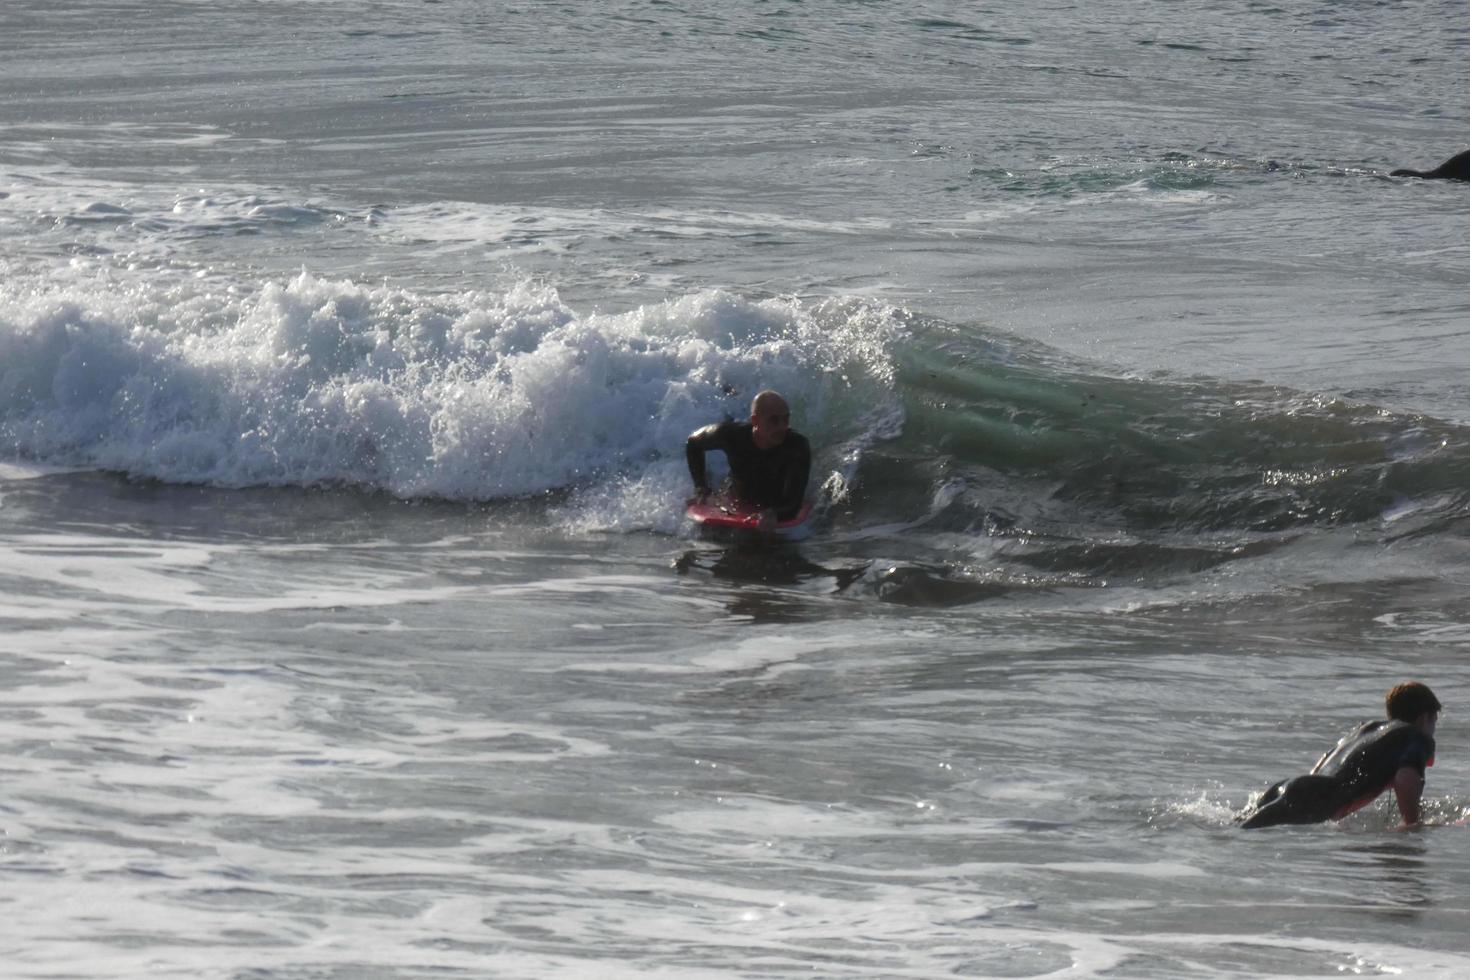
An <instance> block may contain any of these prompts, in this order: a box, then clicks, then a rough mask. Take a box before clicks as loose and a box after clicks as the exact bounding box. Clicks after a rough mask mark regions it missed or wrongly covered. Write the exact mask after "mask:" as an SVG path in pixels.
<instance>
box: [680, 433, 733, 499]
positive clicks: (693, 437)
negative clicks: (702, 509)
mask: <svg viewBox="0 0 1470 980" xmlns="http://www.w3.org/2000/svg"><path fill="white" fill-rule="evenodd" d="M723 429H724V426H723V424H722V423H718V422H717V423H715V424H714V425H707V426H705V427H704V428H702V429H696V430H695V431H694V432H692V433H690V435H689V441H688V442H686V443H685V444H684V458H685V459H686V460H687V461H688V463H689V478H690V479H692V480H693V481H694V492H695V493H709V492H710V486H709V477H708V476H707V475H706V473H705V468H704V454H705V453H706V452H708V451H709V450H711V449H720V450H723V449H724V448H725V439H724V433H723Z"/></svg>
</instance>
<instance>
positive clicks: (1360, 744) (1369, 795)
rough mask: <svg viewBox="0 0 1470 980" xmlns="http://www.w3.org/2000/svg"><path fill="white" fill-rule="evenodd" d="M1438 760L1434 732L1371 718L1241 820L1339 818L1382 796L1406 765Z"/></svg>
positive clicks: (1254, 823)
mask: <svg viewBox="0 0 1470 980" xmlns="http://www.w3.org/2000/svg"><path fill="white" fill-rule="evenodd" d="M1432 765H1434V739H1433V738H1432V737H1431V736H1429V735H1426V734H1424V732H1422V731H1420V730H1419V729H1418V728H1417V727H1415V726H1413V725H1410V724H1409V723H1408V722H1404V721H1370V722H1367V723H1365V724H1362V725H1359V726H1358V727H1357V728H1355V729H1353V731H1351V732H1349V733H1348V734H1347V735H1345V736H1344V737H1343V739H1342V740H1341V741H1340V742H1338V743H1337V746H1336V747H1335V748H1334V749H1333V750H1332V751H1331V752H1328V753H1327V754H1326V755H1324V756H1323V757H1322V758H1321V759H1319V760H1318V761H1317V764H1316V765H1315V766H1313V767H1312V772H1311V774H1310V775H1307V776H1297V777H1295V778H1293V779H1285V780H1282V781H1281V782H1279V783H1277V784H1276V785H1275V786H1272V787H1271V788H1270V789H1268V790H1266V792H1265V793H1263V794H1261V799H1260V800H1259V801H1258V802H1257V803H1256V805H1255V808H1254V809H1253V810H1252V811H1251V812H1250V813H1249V814H1247V815H1246V816H1245V817H1244V818H1243V819H1242V821H1241V826H1242V827H1246V828H1254V827H1272V826H1275V825H1276V824H1281V823H1320V822H1321V821H1323V820H1338V819H1341V818H1342V817H1345V816H1347V815H1348V814H1349V813H1352V812H1353V811H1354V810H1356V809H1358V808H1359V807H1362V806H1366V805H1367V804H1369V803H1371V802H1372V801H1373V800H1374V799H1376V798H1377V797H1378V794H1379V793H1382V792H1383V791H1384V790H1385V789H1387V788H1388V787H1389V785H1390V784H1391V783H1392V782H1393V780H1394V776H1396V775H1397V774H1398V771H1399V770H1400V769H1402V768H1404V767H1405V766H1408V767H1409V768H1411V769H1415V770H1417V771H1418V773H1419V775H1420V776H1421V777H1422V776H1423V775H1424V768H1425V767H1426V766H1432Z"/></svg>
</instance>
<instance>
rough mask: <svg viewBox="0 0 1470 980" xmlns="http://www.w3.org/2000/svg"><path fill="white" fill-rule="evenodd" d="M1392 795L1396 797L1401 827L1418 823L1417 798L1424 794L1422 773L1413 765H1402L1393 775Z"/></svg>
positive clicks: (1404, 827) (1405, 827)
mask: <svg viewBox="0 0 1470 980" xmlns="http://www.w3.org/2000/svg"><path fill="white" fill-rule="evenodd" d="M1393 795H1394V796H1395V797H1396V798H1397V799H1398V804H1399V813H1400V814H1401V815H1402V816H1403V818H1404V826H1403V829H1407V828H1409V827H1413V826H1416V825H1417V824H1418V823H1419V798H1420V797H1422V796H1423V795H1424V774H1423V773H1421V772H1420V771H1419V770H1418V769H1415V768H1414V767H1413V766H1403V767H1402V768H1400V769H1399V771H1398V772H1397V773H1395V774H1394V777H1393Z"/></svg>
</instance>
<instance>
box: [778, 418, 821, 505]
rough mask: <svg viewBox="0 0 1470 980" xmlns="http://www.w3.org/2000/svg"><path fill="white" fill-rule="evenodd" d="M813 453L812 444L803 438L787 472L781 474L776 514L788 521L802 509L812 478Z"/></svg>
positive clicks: (793, 454)
mask: <svg viewBox="0 0 1470 980" xmlns="http://www.w3.org/2000/svg"><path fill="white" fill-rule="evenodd" d="M811 472H812V453H811V446H810V445H809V444H808V443H807V441H806V439H804V438H803V439H802V440H801V443H800V445H799V446H797V447H796V451H795V452H793V453H792V454H791V460H790V462H789V464H788V465H787V467H786V472H785V473H783V474H782V475H781V496H780V499H778V500H777V501H776V507H775V511H776V516H777V517H779V518H780V519H781V520H783V521H788V520H790V519H791V518H793V517H795V516H796V515H797V514H798V513H799V512H800V511H801V504H802V501H803V500H805V499H806V484H807V481H808V480H809V479H811Z"/></svg>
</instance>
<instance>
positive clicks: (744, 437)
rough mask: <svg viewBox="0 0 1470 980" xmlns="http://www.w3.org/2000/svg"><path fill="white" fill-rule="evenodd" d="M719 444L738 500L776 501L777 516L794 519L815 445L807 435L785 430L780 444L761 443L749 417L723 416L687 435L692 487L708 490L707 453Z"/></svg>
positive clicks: (763, 503) (764, 504) (758, 504)
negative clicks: (741, 419) (767, 445)
mask: <svg viewBox="0 0 1470 980" xmlns="http://www.w3.org/2000/svg"><path fill="white" fill-rule="evenodd" d="M711 449H718V450H721V451H722V452H723V453H724V454H725V458H726V459H727V460H729V462H730V482H731V484H732V485H731V488H730V489H731V493H732V495H733V496H734V497H735V499H736V500H739V501H741V502H742V503H747V504H752V505H754V506H756V507H772V508H775V511H776V519H777V520H782V521H785V520H790V519H791V518H793V517H795V516H796V514H797V512H798V511H800V510H801V504H802V500H803V498H804V497H805V496H806V483H807V478H808V476H809V474H810V472H811V467H812V451H811V447H810V446H809V445H808V444H807V441H806V437H805V436H803V435H800V434H799V433H796V432H791V431H787V433H786V438H785V439H784V440H782V442H781V445H779V446H773V447H771V448H770V449H760V448H757V446H756V444H755V438H754V436H752V435H751V425H750V423H749V422H719V423H716V424H715V425H707V426H705V427H704V428H702V429H700V430H699V431H697V432H695V433H694V434H693V435H691V436H690V437H689V442H688V443H687V444H686V446H685V449H684V453H685V455H686V456H687V457H688V460H689V475H690V476H691V477H693V478H694V488H695V490H697V491H699V492H700V493H709V492H710V486H709V479H708V477H706V476H705V470H704V454H705V453H706V452H708V451H709V450H711Z"/></svg>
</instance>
